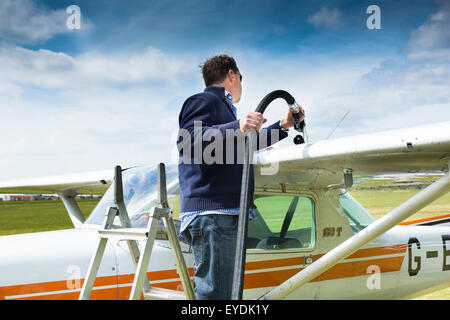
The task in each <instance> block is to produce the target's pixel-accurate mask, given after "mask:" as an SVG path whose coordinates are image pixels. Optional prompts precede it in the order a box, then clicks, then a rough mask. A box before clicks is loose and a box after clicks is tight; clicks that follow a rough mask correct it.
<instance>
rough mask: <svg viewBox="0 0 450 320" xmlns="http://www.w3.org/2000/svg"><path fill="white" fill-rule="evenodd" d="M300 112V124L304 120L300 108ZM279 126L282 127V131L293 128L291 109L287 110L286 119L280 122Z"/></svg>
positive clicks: (303, 112) (302, 111)
mask: <svg viewBox="0 0 450 320" xmlns="http://www.w3.org/2000/svg"><path fill="white" fill-rule="evenodd" d="M300 111H301V113H302V114H303V115H302V116H301V117H300V122H302V121H303V120H304V119H305V111H304V110H303V108H302V107H300ZM281 126H282V127H283V129H289V128H292V127H293V126H294V116H293V115H292V111H291V109H289V111H288V113H287V115H286V118H285V119H284V120H281Z"/></svg>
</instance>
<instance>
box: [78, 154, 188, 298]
mask: <svg viewBox="0 0 450 320" xmlns="http://www.w3.org/2000/svg"><path fill="white" fill-rule="evenodd" d="M114 187H115V192H114V203H115V205H116V207H111V208H109V210H108V213H107V215H106V218H105V221H104V224H103V227H102V229H100V230H98V234H99V237H100V239H99V243H98V246H97V250H96V251H95V253H94V255H93V257H92V259H91V262H90V265H89V268H88V271H87V275H86V278H85V281H84V283H83V288H82V289H81V293H80V296H79V300H88V299H89V297H90V295H91V292H92V288H93V286H94V282H95V278H96V277H97V272H98V269H99V267H100V263H101V260H102V257H103V254H104V252H105V248H106V244H107V242H108V240H109V239H116V240H126V241H127V244H128V249H129V251H130V254H131V259H132V261H133V263H134V265H135V268H136V274H135V276H134V281H133V286H132V288H131V293H130V300H139V299H141V296H142V295H143V296H144V299H168V300H169V299H174V300H184V299H188V300H195V294H194V290H193V288H192V283H191V280H190V277H189V273H188V269H187V267H186V262H185V260H184V256H183V253H182V251H181V246H180V243H179V242H178V237H177V233H176V229H175V225H174V223H173V219H172V215H171V210H170V208H169V205H168V202H167V189H166V174H165V166H164V163H160V164H158V188H157V197H158V198H157V201H158V206H155V207H153V208H152V209H151V211H150V214H149V220H148V225H147V228H133V227H132V226H131V222H130V218H129V216H128V213H127V210H126V206H125V203H124V201H123V185H122V169H121V167H120V166H116V168H115V179H114ZM116 216H119V219H120V223H121V225H120V226H118V225H114V224H113V222H114V218H115V217H116ZM160 219H162V220H163V222H164V226H165V229H166V232H167V236H168V239H169V242H170V246H171V248H172V252H173V255H174V258H175V262H176V269H177V272H178V275H179V276H180V279H181V283H182V285H183V289H184V292H181V291H177V290H169V289H162V288H156V287H151V286H150V283H149V280H148V277H147V270H148V265H149V263H150V256H151V253H152V248H153V245H154V241H155V237H156V230H157V228H158V223H159V221H160ZM138 240H144V246H143V249H142V254H141V253H140V251H139V247H138V245H137V241H138Z"/></svg>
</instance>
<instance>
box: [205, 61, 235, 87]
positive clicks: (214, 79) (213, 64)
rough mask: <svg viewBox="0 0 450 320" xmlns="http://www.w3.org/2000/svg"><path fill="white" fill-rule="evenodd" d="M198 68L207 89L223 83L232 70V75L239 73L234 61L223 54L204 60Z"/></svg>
mask: <svg viewBox="0 0 450 320" xmlns="http://www.w3.org/2000/svg"><path fill="white" fill-rule="evenodd" d="M200 68H201V69H202V74H203V80H204V81H205V85H206V86H207V87H208V86H211V85H213V84H218V83H221V82H222V81H224V80H225V78H226V76H227V74H228V71H230V70H233V72H234V73H238V72H239V69H238V67H237V65H236V61H235V60H234V59H233V58H232V57H230V56H227V55H224V54H223V55H219V56H215V57H212V58H210V59H208V60H206V62H205V63H204V64H203V65H201V66H200Z"/></svg>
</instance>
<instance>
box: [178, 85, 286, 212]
mask: <svg viewBox="0 0 450 320" xmlns="http://www.w3.org/2000/svg"><path fill="white" fill-rule="evenodd" d="M196 121H201V131H200V127H199V126H198V125H199V124H200V123H199V122H198V123H197V126H196V127H197V128H196V129H194V127H195V126H194V122H196ZM179 127H180V129H185V130H184V132H185V135H186V133H187V132H188V133H189V134H190V136H189V138H187V139H186V137H184V138H182V137H183V134H179V137H178V140H177V147H178V150H179V156H180V161H179V164H178V178H179V183H180V212H191V211H197V210H214V209H230V208H239V202H240V194H241V180H242V167H243V165H242V162H243V161H242V159H238V157H237V156H238V155H242V154H243V152H241V153H239V152H237V150H238V146H239V147H241V148H242V149H241V150H243V135H242V134H240V131H239V120H237V119H236V117H235V116H234V113H233V111H232V110H231V107H230V106H229V105H228V103H227V102H226V100H225V89H224V87H219V86H209V87H207V88H205V90H204V92H202V93H198V94H195V95H193V96H191V97H189V98H188V99H187V100H186V101H185V102H184V104H183V107H182V109H181V112H180V115H179ZM211 129H215V130H211ZM270 129H277V130H278V131H279V140H281V139H284V138H285V137H287V133H286V132H284V131H283V130H281V127H280V124H279V121H277V122H276V123H274V124H272V125H270V126H268V127H266V128H264V129H262V130H270ZM227 130H228V136H229V135H230V133H231V132H236V133H237V134H235V137H234V138H233V139H232V140H229V138H226V137H227ZM259 136H261V132H260V133H259ZM218 137H222V139H224V140H223V141H222V146H223V157H220V158H221V159H222V161H220V160H218V161H217V162H214V163H205V161H204V160H205V159H204V158H203V157H202V158H199V157H198V156H195V155H196V152H195V151H194V148H197V147H198V148H197V149H196V150H197V151H199V150H201V151H202V152H203V151H205V148H207V146H208V145H209V144H210V143H212V142H214V141H215V139H216V138H218ZM225 139H227V141H228V143H226V141H225ZM230 141H231V142H232V143H230ZM274 142H276V141H274ZM199 143H200V144H199ZM259 143H260V142H259V140H258V147H257V148H258V149H259ZM272 143H273V142H272V141H271V135H270V131H268V132H267V143H266V144H265V145H263V146H262V147H266V146H269V145H270V144H272ZM187 144H189V145H187ZM195 145H196V146H195ZM216 146H218V145H216ZM219 146H220V145H219ZM200 147H201V149H200ZM211 149H214V148H210V151H211ZM189 150H190V151H189ZM216 150H219V149H216ZM186 151H189V152H186ZM230 152H233V155H234V156H233V161H231V162H232V163H229V162H230V161H227V154H228V155H229V157H228V158H231V154H230ZM197 154H198V152H197ZM210 154H211V155H212V156H215V153H214V150H213V152H210ZM228 160H229V159H228ZM253 189H254V178H253V172H251V176H250V184H249V194H250V195H251V199H252V200H251V202H250V203H251V205H250V207H253V208H254V207H255V205H254V203H253Z"/></svg>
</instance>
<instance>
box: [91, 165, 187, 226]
mask: <svg viewBox="0 0 450 320" xmlns="http://www.w3.org/2000/svg"><path fill="white" fill-rule="evenodd" d="M157 179H158V176H157V169H156V166H152V167H150V166H143V167H135V168H130V169H126V170H124V171H123V172H122V183H123V199H124V202H125V205H126V207H127V211H128V216H129V217H130V220H131V224H132V225H133V227H135V228H141V227H145V226H146V225H147V221H148V213H149V211H150V209H151V208H152V207H154V206H155V205H156V201H157V199H156V196H157V195H156V191H157V190H156V188H157ZM166 183H167V197H168V200H169V206H170V205H171V204H172V205H175V206H176V203H174V201H173V200H174V199H175V198H177V199H179V187H178V174H177V167H176V165H169V166H166ZM178 201H179V200H178ZM175 202H176V201H175ZM114 206H115V204H114V185H111V186H110V187H109V189H108V190H107V191H106V193H105V194H104V196H103V198H102V199H101V200H100V201H99V203H98V204H97V206H96V207H95V208H94V210H93V211H92V213H91V214H90V216H89V217H88V219H87V220H86V222H85V224H97V225H100V224H102V223H103V221H104V219H105V214H106V213H107V211H108V210H109V208H110V207H114Z"/></svg>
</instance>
